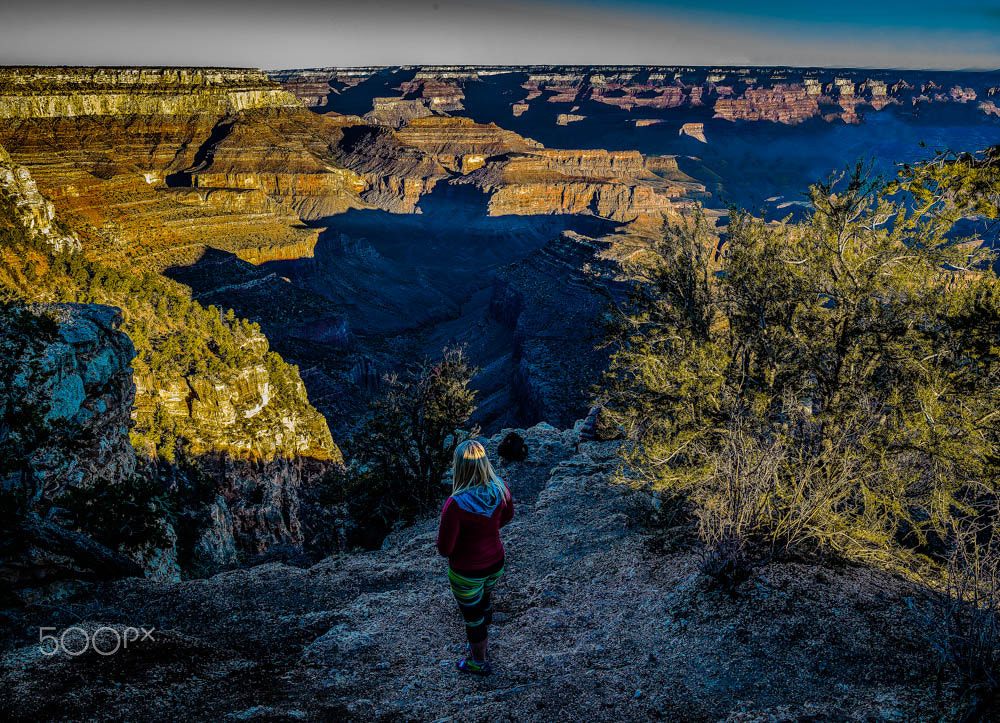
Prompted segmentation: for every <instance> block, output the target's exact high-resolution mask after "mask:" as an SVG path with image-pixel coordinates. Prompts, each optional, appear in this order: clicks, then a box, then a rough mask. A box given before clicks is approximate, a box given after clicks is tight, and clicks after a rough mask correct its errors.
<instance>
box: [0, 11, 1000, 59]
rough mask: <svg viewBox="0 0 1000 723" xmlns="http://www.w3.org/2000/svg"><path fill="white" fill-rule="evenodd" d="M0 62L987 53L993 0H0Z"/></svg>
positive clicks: (994, 17) (995, 18)
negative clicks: (818, 3) (943, 3)
mask: <svg viewBox="0 0 1000 723" xmlns="http://www.w3.org/2000/svg"><path fill="white" fill-rule="evenodd" d="M0 64H4V65H48V66H70V65H77V66H80V65H82V66H119V67H134V66H154V67H160V66H182V67H220V66H222V67H249V68H265V69H299V68H315V67H340V68H346V67H366V66H399V65H410V66H417V65H477V66H488V65H644V66H676V65H687V66H739V67H775V66H778V67H806V68H808V67H817V68H823V67H825V68H858V69H894V70H969V71H992V70H998V69H1000V4H997V3H983V2H959V3H956V4H953V5H952V6H951V7H950V8H949V9H948V11H947V12H946V13H941V11H940V9H939V5H938V4H936V3H933V2H929V1H928V0H912V1H911V2H895V1H893V2H883V3H866V2H863V1H862V0H844V1H843V2H841V3H840V4H838V5H837V6H836V7H835V8H831V7H827V6H822V7H813V6H808V5H805V4H802V3H795V2H787V1H785V0H769V1H766V2H758V3H753V4H752V6H750V5H747V4H745V3H740V2H735V1H734V0H702V1H701V2H695V1H694V0H670V1H669V2H658V1H654V0H632V1H631V2H625V3H609V2H601V1H598V0H590V1H587V2H576V3H568V2H564V1H562V0H550V1H549V2H542V3H527V2H495V1H492V0H470V1H469V2H461V1H460V0H416V1H414V2H406V1H405V0H372V1H371V2H368V3H366V4H365V5H364V6H363V7H362V6H360V5H359V4H357V3H336V2H335V3H322V2H319V0H289V2H286V3H284V4H282V5H281V6H280V7H276V6H274V5H272V4H267V3H264V2H262V1H261V0H249V1H248V2H236V0H221V1H219V2H196V1H195V0H176V2H174V3H171V4H170V5H169V6H166V5H163V4H161V3H157V2H153V1H152V0H134V1H132V2H126V1H125V0H104V1H102V2H97V3H92V4H89V5H85V4H82V3H75V2H70V1H69V0H49V1H48V2H45V1H44V0H42V1H40V2H38V3H35V4H33V5H27V4H19V5H17V6H5V7H0Z"/></svg>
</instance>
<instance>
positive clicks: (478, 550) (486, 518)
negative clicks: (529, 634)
mask: <svg viewBox="0 0 1000 723" xmlns="http://www.w3.org/2000/svg"><path fill="white" fill-rule="evenodd" d="M513 516H514V501H513V499H512V498H511V494H510V490H509V489H507V485H505V484H504V483H503V481H502V480H501V479H500V478H499V477H497V475H496V472H494V471H493V466H492V465H491V464H490V460H489V459H488V458H487V457H486V450H485V449H484V448H483V445H481V444H480V443H479V442H476V441H475V440H468V441H466V442H462V443H461V444H460V445H458V447H457V448H456V449H455V471H454V474H453V476H452V488H451V496H450V497H449V498H448V500H447V501H446V502H445V503H444V509H443V510H441V526H440V527H439V528H438V537H437V548H438V552H439V553H441V554H442V555H443V556H444V557H447V558H448V581H449V582H450V584H451V592H452V594H454V595H455V599H456V600H457V601H458V609H459V610H460V611H461V613H462V618H463V619H464V620H465V633H466V636H467V637H468V639H469V646H468V654H467V655H466V656H465V657H464V658H463V659H462V660H459V661H458V669H459V670H460V671H462V672H463V673H475V674H477V675H489V674H490V673H491V672H492V668H491V667H490V664H489V663H488V662H487V661H486V642H487V636H488V634H489V625H490V621H491V620H492V618H493V607H492V605H490V593H492V592H493V587H494V586H495V585H496V584H497V580H499V579H500V576H501V575H503V560H504V553H503V543H502V542H500V528H501V527H503V526H504V525H506V524H507V523H508V522H510V520H511V518H512V517H513Z"/></svg>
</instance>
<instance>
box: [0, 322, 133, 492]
mask: <svg viewBox="0 0 1000 723" xmlns="http://www.w3.org/2000/svg"><path fill="white" fill-rule="evenodd" d="M36 313H37V314H40V315H41V316H42V318H43V319H44V321H45V322H47V324H45V325H44V326H42V329H41V330H40V329H37V328H36V329H35V331H30V330H29V329H27V328H25V326H24V319H25V316H24V315H23V314H22V315H20V316H19V315H17V314H16V313H15V312H14V311H12V310H10V309H8V310H6V313H5V314H4V316H3V326H2V332H3V337H2V346H0V357H2V358H3V368H4V372H5V373H6V375H7V376H6V378H5V384H4V389H3V392H4V393H3V395H0V405H3V408H4V410H10V409H12V408H13V405H15V404H16V405H18V406H19V407H20V408H21V409H22V410H24V414H25V417H24V422H25V423H24V425H23V426H21V427H19V428H13V429H10V430H7V432H8V433H9V434H13V435H15V436H17V435H20V436H22V437H25V440H24V442H25V446H24V447H23V450H24V452H25V457H24V458H23V459H22V460H17V461H15V460H6V462H7V463H10V464H13V463H15V462H20V463H23V464H24V465H25V467H24V469H25V470H26V472H27V473H28V476H29V477H30V478H31V479H33V480H34V483H35V485H36V486H35V489H34V491H33V493H32V494H33V495H34V496H35V498H36V499H37V498H41V497H42V496H45V497H48V498H52V499H54V498H56V497H58V496H59V495H60V494H62V493H63V492H65V491H66V490H67V489H68V488H70V487H74V486H80V485H90V484H93V483H94V482H95V481H96V480H99V479H103V480H107V481H111V482H119V481H121V480H123V479H125V478H126V477H128V476H129V475H131V474H132V473H133V472H134V471H135V452H134V451H133V450H132V445H131V444H130V443H129V438H128V434H129V429H130V428H131V427H132V420H131V411H132V402H133V399H134V397H135V385H134V384H133V383H132V367H131V364H132V360H133V359H134V357H135V348H134V347H133V345H132V342H131V340H130V339H129V338H128V337H127V336H126V335H125V334H123V333H122V332H121V331H119V328H120V327H121V324H122V315H121V311H119V310H118V309H115V308H114V307H110V306H99V305H94V304H49V305H46V306H43V307H40V308H39V309H37V311H36ZM29 316H30V315H29ZM18 323H20V324H21V326H18ZM36 324H38V325H41V324H42V322H41V321H39V322H36ZM46 332H47V333H46ZM28 410H33V413H32V414H29V412H28ZM33 425H34V426H33ZM29 434H30V435H33V436H34V443H29V442H27V439H26V437H27V435H29ZM13 446H17V444H15V445H13Z"/></svg>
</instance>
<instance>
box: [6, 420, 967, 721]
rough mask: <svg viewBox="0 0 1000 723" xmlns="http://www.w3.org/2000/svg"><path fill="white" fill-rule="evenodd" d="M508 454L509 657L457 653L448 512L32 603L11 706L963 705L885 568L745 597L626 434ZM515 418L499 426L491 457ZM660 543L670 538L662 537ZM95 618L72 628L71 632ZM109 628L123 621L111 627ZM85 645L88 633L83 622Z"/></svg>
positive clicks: (800, 578)
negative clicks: (629, 456) (466, 664)
mask: <svg viewBox="0 0 1000 723" xmlns="http://www.w3.org/2000/svg"><path fill="white" fill-rule="evenodd" d="M523 434H524V436H525V437H526V439H527V443H528V447H529V451H530V457H529V458H528V459H527V460H526V461H525V462H523V463H510V464H505V465H501V474H502V476H503V477H504V478H505V479H506V480H507V481H508V482H509V484H510V486H511V488H512V489H513V491H514V494H515V497H516V499H517V506H516V516H515V519H514V521H513V522H512V523H511V524H510V525H509V526H508V527H507V528H505V530H504V542H505V545H506V547H507V560H508V563H507V572H506V574H505V575H504V577H503V579H502V581H501V583H500V585H499V588H498V594H497V597H496V611H497V612H496V619H495V625H494V628H493V635H492V636H491V645H490V651H491V657H492V660H493V664H494V666H495V669H496V672H495V673H494V675H492V676H491V677H489V678H486V679H470V678H468V677H465V676H462V675H461V674H459V673H458V672H457V671H456V670H455V669H454V664H455V661H456V659H457V658H458V657H459V656H460V654H461V652H462V649H463V646H464V636H463V630H462V626H461V622H460V618H459V615H458V613H457V610H456V609H455V605H454V602H453V600H452V598H451V596H450V593H449V591H448V587H447V583H446V579H445V576H444V571H445V563H444V561H443V560H442V559H440V558H439V557H437V555H436V552H435V549H434V539H435V532H436V520H435V519H427V520H425V521H424V522H422V523H420V524H417V525H416V526H414V527H410V528H406V529H402V530H398V531H396V532H395V533H393V535H392V536H390V538H389V539H388V540H387V543H386V546H385V549H383V550H380V551H376V552H371V553H352V554H343V555H339V556H334V557H330V558H327V559H325V560H323V561H322V562H320V563H319V564H317V565H315V566H313V567H311V568H308V569H301V568H297V567H292V566H288V565H283V564H278V563H271V564H266V565H261V566H258V567H254V568H250V569H243V570H235V571H231V572H226V573H223V574H220V575H217V576H215V577H213V578H210V579H204V580H192V581H186V582H180V583H156V582H151V581H145V580H127V581H121V582H117V583H110V584H105V585H103V586H95V587H94V588H92V589H90V590H86V591H85V592H83V593H81V594H79V595H77V596H76V597H74V598H72V599H70V600H67V601H64V602H62V603H60V604H59V605H58V606H56V607H52V608H48V609H42V608H38V609H32V610H30V611H29V612H28V623H29V625H28V628H27V629H28V633H26V634H25V640H24V641H23V643H22V644H21V645H20V647H15V648H13V649H10V650H8V651H7V652H6V654H4V656H3V658H2V663H0V691H2V692H0V715H2V716H3V717H4V718H5V719H7V720H46V719H65V720H80V719H111V720H131V721H135V720H154V719H175V720H299V719H302V720H366V721H373V720H375V721H395V720H434V721H447V720H455V721H458V720H461V721H470V720H539V721H541V720H545V721H548V720H609V719H618V720H648V719H655V718H662V719H664V720H674V721H702V720H728V721H804V720H809V721H840V720H899V721H902V720H947V719H951V718H952V714H951V713H950V712H949V710H948V708H947V706H946V705H945V704H944V703H943V702H942V701H941V699H939V698H937V697H936V696H935V693H934V684H933V680H932V678H931V677H930V676H929V674H928V670H929V663H928V661H927V658H926V653H925V650H924V646H923V644H922V643H921V642H920V641H919V636H918V635H916V634H915V633H914V622H913V620H912V618H911V617H910V613H909V612H908V607H907V605H906V602H905V598H907V597H916V598H917V599H918V600H919V598H920V592H919V590H916V589H915V588H913V586H911V585H909V584H907V583H904V582H902V581H899V580H897V579H895V578H893V577H890V576H888V575H886V574H884V573H880V572H877V571H873V570H870V569H867V568H859V567H840V568H831V567H824V566H820V565H817V564H807V563H805V562H800V563H793V562H783V563H772V564H770V565H768V566H766V567H764V568H763V569H761V570H759V571H758V573H757V574H756V575H755V576H754V577H753V578H751V579H750V580H749V581H748V582H746V583H744V585H743V586H742V588H741V589H740V591H739V594H737V595H736V596H729V595H727V594H724V593H720V592H713V591H710V590H708V589H707V586H706V584H705V580H704V578H703V577H702V576H701V575H700V574H699V572H698V565H699V555H698V552H697V550H696V549H695V548H694V547H693V546H691V545H686V544H681V545H676V544H674V545H671V544H668V545H666V546H665V547H664V546H663V545H662V544H653V543H654V542H655V541H656V540H657V539H659V538H657V537H655V536H651V535H650V532H649V530H648V529H647V528H643V527H642V526H641V525H639V524H638V521H639V519H640V518H641V516H642V513H641V510H642V509H643V505H642V504H641V499H642V498H641V496H640V495H638V494H636V493H630V492H628V491H626V490H623V489H622V488H621V487H616V486H613V485H610V484H609V474H610V473H611V472H612V470H613V468H614V464H615V462H614V452H615V450H614V444H613V443H603V444H600V443H588V444H584V445H582V447H581V449H580V450H579V453H576V452H574V445H573V441H574V438H575V434H574V433H573V432H572V431H566V432H560V431H558V430H555V429H554V428H552V427H550V426H548V425H544V424H542V425H538V426H536V427H533V428H531V429H529V430H526V431H524V432H523ZM499 439H500V437H499V436H498V437H494V438H493V439H492V440H491V441H490V443H489V444H490V452H491V456H493V457H495V449H496V444H497V442H498V440H499ZM660 541H661V542H662V540H660ZM45 625H48V626H55V627H56V628H57V632H61V631H62V630H63V629H65V628H67V627H69V626H74V625H75V626H79V627H80V628H83V629H84V630H87V631H90V632H93V631H95V630H96V629H97V628H98V627H101V626H110V627H112V628H115V629H116V630H119V631H121V630H122V629H123V628H124V627H127V626H144V627H147V628H148V627H154V628H155V633H154V634H153V640H152V641H149V640H147V641H142V642H138V641H137V642H133V643H131V644H130V645H129V647H128V648H127V649H124V650H119V651H118V652H115V653H114V654H111V655H107V656H101V655H98V654H96V653H95V652H93V650H88V651H87V652H84V653H83V654H81V655H79V656H76V657H72V656H69V655H66V654H64V653H58V654H56V655H54V656H45V655H43V654H42V653H41V652H40V651H39V646H38V644H37V642H31V643H29V642H28V640H27V638H28V636H29V635H30V637H32V638H34V637H35V635H36V633H35V629H36V628H37V627H39V626H45ZM74 635H76V636H79V633H78V632H76V631H74V632H72V633H71V634H70V637H69V638H68V640H70V642H72V637H73V636H74ZM102 635H103V636H104V637H105V638H107V639H108V640H109V641H111V642H107V643H105V645H106V646H107V647H108V648H111V647H113V640H112V638H111V637H108V636H111V635H112V634H111V633H109V632H107V631H104V632H103V633H102ZM71 647H73V648H74V651H75V649H77V648H79V643H78V642H77V643H72V645H71Z"/></svg>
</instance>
